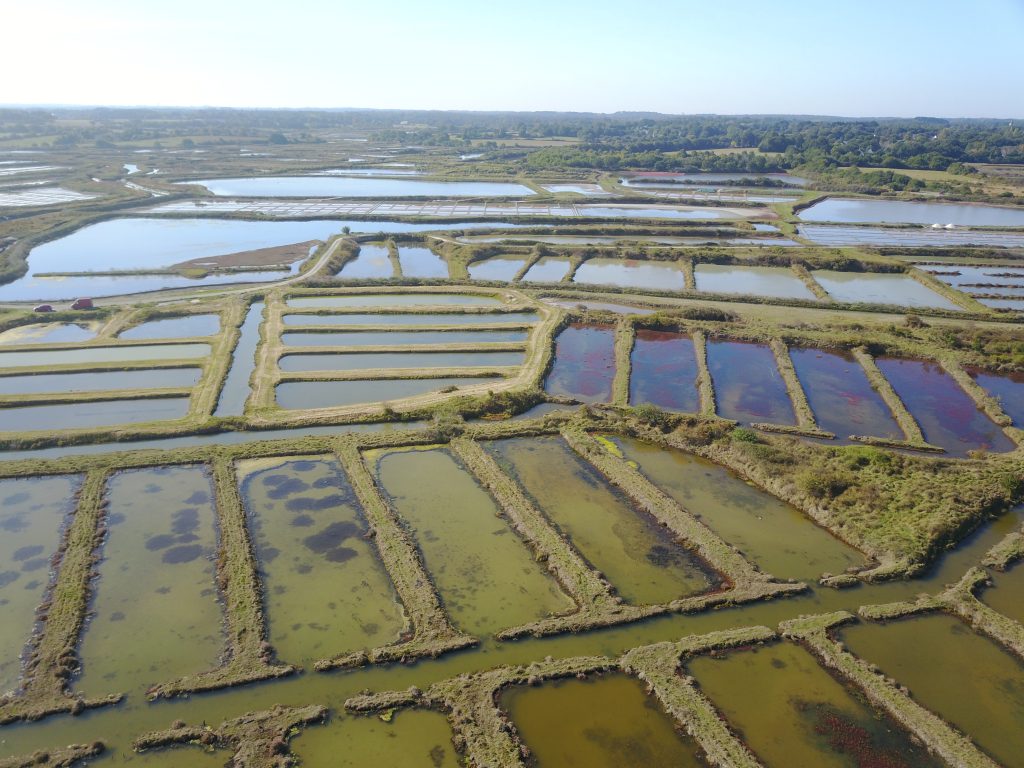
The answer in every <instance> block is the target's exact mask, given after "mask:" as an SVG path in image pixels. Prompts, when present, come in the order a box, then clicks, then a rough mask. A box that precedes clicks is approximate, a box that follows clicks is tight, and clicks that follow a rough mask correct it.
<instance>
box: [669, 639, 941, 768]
mask: <svg viewBox="0 0 1024 768" xmlns="http://www.w3.org/2000/svg"><path fill="white" fill-rule="evenodd" d="M686 669H687V672H688V673H689V674H691V675H692V676H693V677H695V678H696V679H697V682H698V684H699V685H700V689H701V691H702V692H703V693H704V694H705V695H707V696H708V698H709V699H711V701H712V703H714V705H715V706H716V708H717V709H718V711H719V712H720V713H721V714H722V715H723V717H724V718H725V719H726V721H728V722H729V723H730V724H731V725H732V726H733V728H735V729H736V730H737V731H738V732H739V733H741V734H742V735H743V740H744V742H745V743H746V744H747V745H748V746H749V747H750V749H751V750H752V751H753V752H754V754H756V755H757V756H758V757H759V758H761V760H763V761H764V764H765V765H767V766H779V767H780V768H784V767H785V766H797V765H800V766H815V768H819V767H820V768H829V767H832V766H834V768H861V766H894V767H897V766H898V767H901V768H939V766H942V765H944V763H942V762H941V761H939V760H937V759H936V758H934V757H932V756H930V755H929V754H928V752H927V750H926V749H925V748H924V746H922V745H920V744H919V743H916V740H915V739H913V738H911V736H910V735H909V734H908V733H906V732H905V731H903V730H902V729H901V728H900V727H899V726H898V725H897V723H896V722H894V721H893V720H892V719H890V718H889V717H887V716H886V715H885V714H884V713H883V712H881V711H880V710H876V709H874V708H873V707H871V706H870V705H868V704H867V703H865V702H864V700H863V697H862V696H861V695H859V694H857V693H854V692H852V691H851V690H850V689H848V688H847V687H846V686H844V685H843V684H842V683H840V682H838V681H837V680H836V679H835V678H834V677H833V676H832V675H830V674H829V673H828V672H827V671H825V669H823V668H822V667H820V666H819V665H818V664H817V662H816V661H815V659H814V657H813V656H812V655H811V653H810V652H809V651H807V650H805V649H804V648H802V647H800V646H799V645H796V644H792V643H775V644H773V645H769V646H766V647H763V648H755V649H753V650H743V651H733V652H731V653H727V654H726V655H725V656H721V657H719V656H700V657H698V658H695V659H691V660H689V661H687V662H686Z"/></svg>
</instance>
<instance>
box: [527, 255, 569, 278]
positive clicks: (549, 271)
mask: <svg viewBox="0 0 1024 768" xmlns="http://www.w3.org/2000/svg"><path fill="white" fill-rule="evenodd" d="M568 272H569V259H568V258H563V257H561V256H545V257H544V258H542V259H538V260H537V261H536V262H535V263H534V264H533V266H531V267H530V268H529V269H528V270H526V274H525V275H523V282H524V283H557V282H561V280H562V278H563V277H565V276H566V274H568Z"/></svg>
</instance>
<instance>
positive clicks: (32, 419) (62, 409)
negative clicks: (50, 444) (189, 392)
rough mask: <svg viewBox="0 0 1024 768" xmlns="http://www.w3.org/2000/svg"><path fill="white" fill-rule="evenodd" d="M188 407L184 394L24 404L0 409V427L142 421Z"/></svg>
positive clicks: (180, 415)
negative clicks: (98, 400)
mask: <svg viewBox="0 0 1024 768" xmlns="http://www.w3.org/2000/svg"><path fill="white" fill-rule="evenodd" d="M188 406H189V399H188V398H187V397H160V398H149V399H142V400H103V401H100V402H90V403H68V404H66V405H25V406H20V407H18V408H4V409H2V410H0V416H2V419H0V425H2V427H0V429H2V431H5V432H32V431H36V430H58V429H59V430H65V429H84V428H86V427H112V426H119V425H123V424H143V423H146V422H150V421H153V422H156V421H167V420H170V419H183V418H184V417H185V416H186V415H187V414H188Z"/></svg>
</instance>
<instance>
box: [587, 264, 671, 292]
mask: <svg viewBox="0 0 1024 768" xmlns="http://www.w3.org/2000/svg"><path fill="white" fill-rule="evenodd" d="M572 281H573V282H574V283H580V284H581V285H614V286H619V287H622V288H641V289H644V290H648V291H681V290H683V288H685V287H686V281H685V279H684V278H683V273H682V270H680V269H679V267H678V265H676V264H673V263H668V262H660V263H659V262H649V261H635V260H632V259H630V260H625V261H623V260H622V259H603V258H595V259H587V260H586V261H585V262H583V264H581V265H580V267H579V269H577V270H576V274H575V275H574V276H573V278H572Z"/></svg>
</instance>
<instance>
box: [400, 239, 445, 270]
mask: <svg viewBox="0 0 1024 768" xmlns="http://www.w3.org/2000/svg"><path fill="white" fill-rule="evenodd" d="M398 263H399V264H400V265H401V267H402V275H403V276H404V277H443V278H447V277H448V263H447V262H446V261H445V260H444V259H442V258H441V257H440V256H438V255H437V254H436V253H434V252H433V251H432V250H430V249H429V248H413V247H410V246H404V245H403V246H402V247H401V248H399V249H398Z"/></svg>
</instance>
